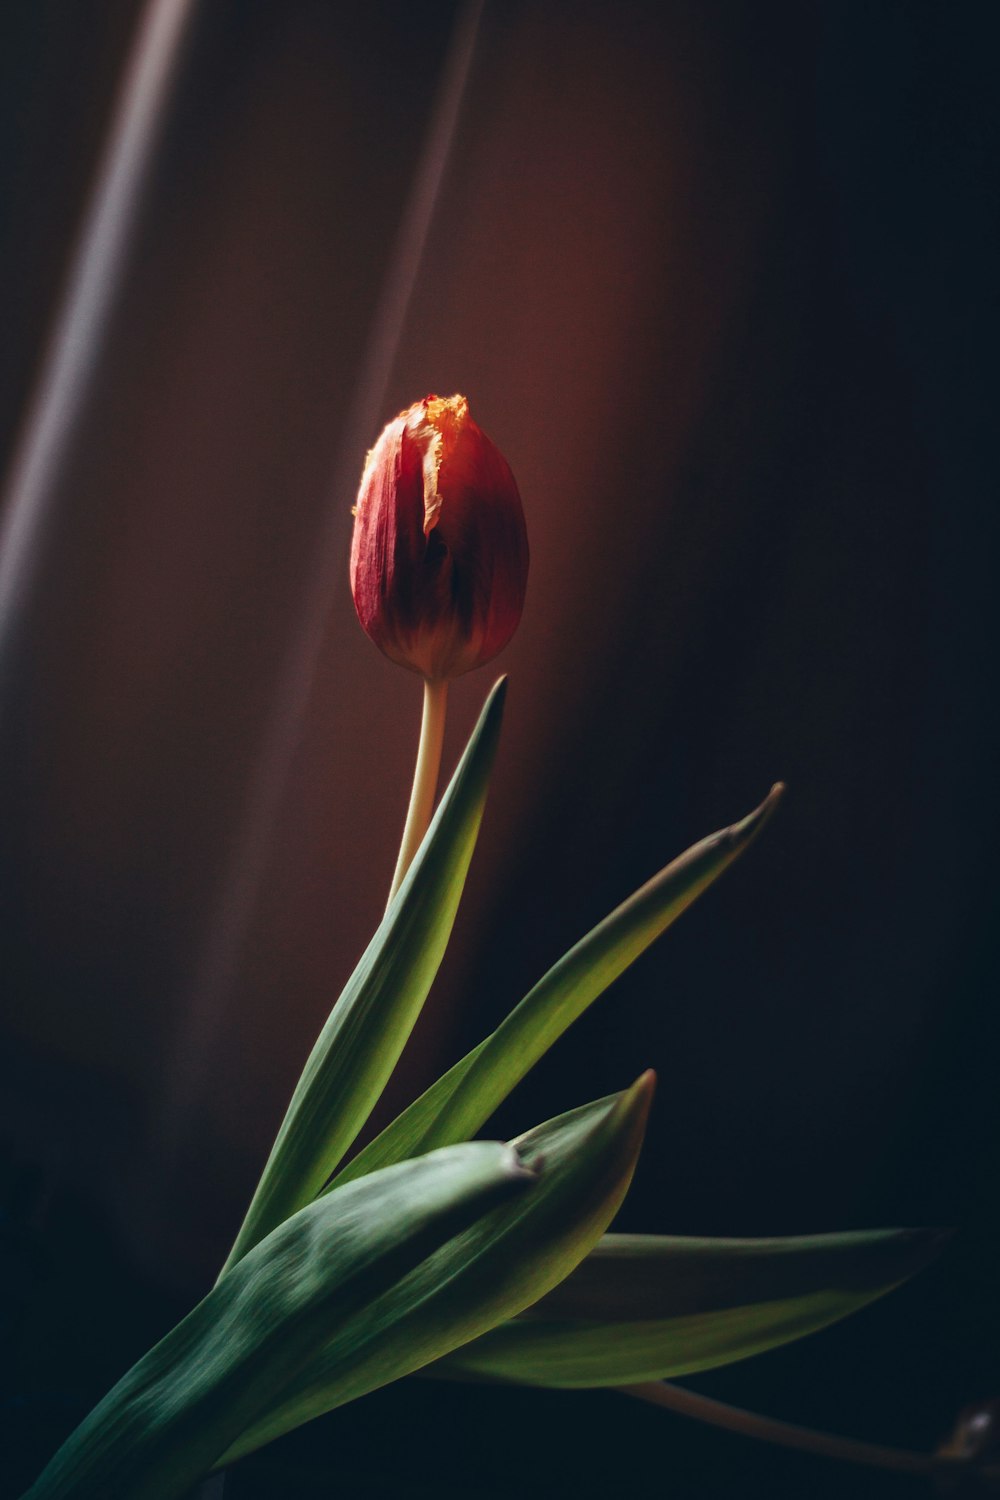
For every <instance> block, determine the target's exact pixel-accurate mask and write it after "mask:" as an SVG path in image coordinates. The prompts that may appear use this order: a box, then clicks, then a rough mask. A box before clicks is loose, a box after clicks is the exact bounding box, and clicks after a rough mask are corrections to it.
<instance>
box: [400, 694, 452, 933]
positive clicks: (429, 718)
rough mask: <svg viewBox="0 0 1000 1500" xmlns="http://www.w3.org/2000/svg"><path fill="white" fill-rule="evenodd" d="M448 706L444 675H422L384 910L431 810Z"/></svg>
mask: <svg viewBox="0 0 1000 1500" xmlns="http://www.w3.org/2000/svg"><path fill="white" fill-rule="evenodd" d="M447 707H448V681H447V678H444V679H441V680H439V681H434V682H432V681H431V680H430V678H425V679H424V712H423V717H422V718H421V720H420V745H419V748H418V749H417V764H416V768H415V770H414V772H413V790H412V791H411V793H410V806H409V810H408V811H407V814H406V827H405V828H404V829H403V842H402V843H401V844H400V846H399V858H398V859H397V861H396V873H395V874H394V875H393V877H392V885H391V887H390V889H389V900H388V902H387V904H386V910H388V908H389V907H390V906H391V905H392V903H393V899H394V898H395V895H396V892H397V891H398V890H399V887H400V886H401V885H402V884H403V880H404V878H405V876H406V872H407V870H408V869H409V868H410V865H411V864H412V863H413V856H414V855H415V854H416V852H417V850H418V849H419V848H420V844H421V841H422V839H423V836H424V834H425V833H426V832H427V827H428V824H429V823H430V821H431V814H432V813H433V811H434V796H435V793H436V792H437V784H438V771H439V770H440V769H441V747H442V745H443V744H444V721H445V711H446V709H447Z"/></svg>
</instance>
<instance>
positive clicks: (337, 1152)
mask: <svg viewBox="0 0 1000 1500" xmlns="http://www.w3.org/2000/svg"><path fill="white" fill-rule="evenodd" d="M505 692H506V682H505V680H504V679H501V680H500V682H498V683H497V685H496V686H495V687H494V689H493V691H492V692H491V693H490V696H489V697H488V699H487V700H486V704H485V706H484V707H483V711H482V713H481V714H480V716H479V722H478V723H477V725H476V728H475V730H474V731H473V734H472V737H471V739H470V740H469V743H468V746H467V747H466V750H465V753H464V755H463V756H462V759H461V761H460V762H459V764H458V768H457V769H456V771H455V774H454V776H453V777H452V779H451V782H450V784H449V786H448V790H447V791H446V792H445V794H444V797H443V798H442V799H441V804H440V806H439V807H438V810H437V812H436V813H435V815H434V819H433V821H432V823H431V826H430V828H429V829H428V831H427V834H426V836H425V838H424V841H423V843H422V844H421V846H420V849H419V850H418V852H417V855H416V858H415V859H414V861H413V864H412V865H411V867H410V870H409V873H408V874H407V877H406V879H405V881H404V882H403V884H402V886H401V887H400V889H399V891H398V893H397V895H396V898H395V900H394V901H393V902H392V904H391V905H390V907H389V909H388V911H387V912H386V914H385V917H384V918H383V920H382V923H381V925H380V926H379V928H378V931H377V932H376V933H375V936H374V937H373V938H372V940H371V942H370V943H369V945H368V948H367V950H366V951H365V953H364V955H363V956H362V958H361V961H360V963H359V964H358V967H357V968H356V969H355V971H354V973H353V975H352V976H351V978H350V980H349V981H348V983H347V986H346V988H345V989H344V991H343V993H342V995H341V996H340V998H339V1000H338V1001H337V1003H336V1005H335V1006H334V1007H333V1010H332V1011H331V1012H330V1016H329V1018H328V1020H327V1022H326V1025H325V1026H324V1027H323V1030H322V1031H321V1032H320V1035H319V1038H318V1040H317V1042H316V1045H315V1046H314V1048H313V1050H312V1053H311V1054H310V1056H309V1059H308V1061H307V1063H306V1065H305V1068H304V1069H303V1072H302V1076H301V1078H300V1079H299V1081H298V1084H297V1085H296V1088H295V1092H294V1093H293V1095H292V1098H291V1102H290V1104H289V1106H288V1110H287V1112H286V1114H285V1118H284V1121H283V1123H282V1125H281V1128H280V1130H279V1132H278V1136H277V1139H276V1141H275V1143H274V1146H273V1148H272V1151H271V1154H270V1156H269V1158H268V1161H267V1165H266V1166H265V1168H264V1172H263V1175H262V1176H261V1179H260V1183H259V1184H258V1187H257V1191H256V1193H255V1194H254V1197H253V1201H252V1203H251V1204H250V1208H249V1209H248V1211H247V1216H246V1219H245V1220H244V1222H243V1226H242V1228H241V1229H240V1232H239V1235H238V1236H237V1239H236V1242H235V1244H234V1246H233V1248H232V1250H231V1252H230V1254H229V1258H228V1260H227V1261H226V1265H225V1267H224V1268H223V1269H224V1271H227V1270H229V1268H230V1267H231V1266H233V1265H234V1264H235V1263H236V1261H238V1260H239V1258H240V1256H241V1255H245V1254H246V1252H247V1250H249V1249H250V1247H251V1245H254V1244H256V1243H257V1242H258V1240H260V1239H262V1238H263V1236H264V1235H265V1234H267V1233H268V1231H269V1230H271V1229H273V1228H274V1227H275V1225H277V1224H280V1223H281V1222H282V1220H283V1219H286V1218H287V1217H288V1215H289V1214H292V1213H294V1212H295V1210H296V1209H298V1208H301V1207H303V1206H304V1205H305V1204H306V1203H308V1202H309V1201H310V1200H311V1199H312V1198H314V1197H315V1196H316V1194H317V1193H319V1192H320V1190H321V1189H322V1187H323V1184H324V1183H325V1182H326V1181H327V1179H328V1177H329V1176H330V1173H331V1172H332V1171H333V1169H334V1168H335V1167H336V1165H337V1163H338V1162H339V1161H340V1159H341V1157H342V1156H343V1154H344V1152H345V1151H346V1150H347V1148H348V1147H349V1146H350V1144H351V1142H352V1141H353V1140H354V1138H355V1136H356V1135H357V1133H358V1131H359V1130H360V1129H361V1127H362V1125H363V1124H364V1122H365V1120H366V1119H367V1118H368V1116H369V1114H370V1113H371V1110H372V1107H373V1105H374V1104H375V1103H376V1101H377V1099H378V1097H379V1095H380V1094H381V1092H382V1090H383V1088H384V1087H385V1084H386V1082H387V1080H388V1078H389V1075H390V1074H391V1072H392V1070H393V1068H394V1067H395V1065H396V1062H397V1060H398V1058H399V1055H400V1053H401V1052H402V1050H403V1047H404V1046H405V1044H406V1040H407V1038H408V1037H409V1034H410V1032H411V1030H412V1029H413V1025H414V1022H415V1021H416V1019H417V1016H418V1015H419V1013H420V1008H421V1006H422V1005H423V1003H424V1000H425V999H426V997H427V993H428V991H429V989H430V987H431V984H432V982H433V979H434V976H435V974H436V973H437V970H438V966H439V964H440V962H441V959H442V957H443V955H444V951H445V947H446V945H447V942H448V938H449V936H450V934H451V929H452V925H453V923H454V920H455V913H456V910H457V908H458V903H459V899H460V898H461V894H462V888H463V886H464V883H465V876H466V872H467V871H468V868H469V861H470V860H471V858H472V851H473V849H474V847H475V843H476V835H477V833H478V831H479V823H480V820H481V818H482V814H483V807H484V804H485V801H486V793H487V788H488V785H489V775H490V770H491V767H492V764H493V757H494V754H495V752H496V746H497V740H498V738H499V734H500V725H501V721H502V718H503V702H504V695H505ZM398 1159H400V1158H397V1160H398Z"/></svg>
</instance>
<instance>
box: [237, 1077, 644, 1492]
mask: <svg viewBox="0 0 1000 1500" xmlns="http://www.w3.org/2000/svg"><path fill="white" fill-rule="evenodd" d="M653 1084H654V1079H653V1076H652V1074H644V1075H643V1077H642V1078H640V1079H639V1080H638V1082H637V1083H636V1084H635V1085H634V1086H633V1087H632V1088H631V1089H629V1090H628V1091H626V1092H625V1093H624V1094H618V1095H613V1096H612V1097H611V1098H609V1099H602V1100H599V1101H597V1103H595V1104H590V1105H586V1106H585V1107H584V1108H583V1109H577V1110H573V1111H571V1112H570V1113H569V1114H567V1115H562V1116H560V1117H559V1118H558V1119H556V1120H550V1121H549V1122H548V1123H547V1124H545V1125H540V1126H538V1127H537V1129H535V1130H532V1131H530V1132H529V1133H528V1134H527V1135H525V1136H521V1137H519V1139H518V1140H517V1141H515V1142H513V1143H512V1144H513V1145H514V1146H515V1148H516V1150H517V1152H518V1156H519V1158H520V1159H521V1161H522V1162H523V1163H524V1164H525V1166H527V1167H528V1168H531V1167H533V1166H540V1177H539V1180H538V1183H537V1184H536V1186H535V1187H533V1188H532V1189H531V1192H530V1193H526V1194H524V1195H523V1196H522V1197H521V1199H520V1200H518V1201H516V1202H512V1203H510V1204H507V1205H504V1206H501V1207H500V1208H499V1209H497V1210H496V1211H495V1212H494V1213H492V1214H489V1215H487V1216H486V1217H484V1218H482V1219H481V1220H479V1221H478V1222H477V1223H476V1224H475V1225H473V1226H471V1227H470V1228H469V1229H468V1230H466V1231H465V1233H463V1234H461V1235H459V1236H457V1237H456V1238H455V1239H453V1240H451V1241H449V1243H448V1244H447V1245H444V1246H442V1248H441V1250H440V1251H438V1252H437V1254H435V1255H433V1256H431V1257H430V1258H429V1259H428V1260H426V1261H425V1262H423V1264H422V1265H421V1266H419V1267H418V1268H417V1269H416V1270H415V1271H414V1272H412V1273H411V1275H410V1276H408V1277H407V1278H406V1279H405V1280H404V1281H402V1282H400V1283H398V1284H397V1285H396V1286H394V1287H393V1288H392V1289H391V1290H390V1291H389V1292H387V1293H386V1294H385V1296H383V1297H382V1298H380V1299H379V1301H378V1302H376V1303H374V1304H372V1305H371V1306H369V1307H366V1308H365V1309H364V1310H363V1311H362V1312H361V1313H360V1314H359V1315H358V1316H356V1317H349V1318H347V1319H345V1321H344V1323H343V1325H342V1327H341V1328H340V1329H339V1330H338V1333H337V1336H336V1337H335V1338H334V1339H332V1340H330V1342H329V1343H328V1344H327V1345H326V1347H325V1348H324V1349H323V1350H322V1351H319V1352H317V1355H316V1357H315V1358H314V1359H313V1360H312V1362H311V1363H310V1365H309V1367H308V1368H307V1369H305V1370H304V1371H303V1373H302V1376H301V1377H300V1378H299V1379H298V1380H297V1381H296V1383H295V1386H294V1389H290V1390H289V1392H288V1397H287V1399H286V1400H285V1401H284V1402H283V1403H282V1404H281V1405H280V1406H278V1407H277V1408H275V1409H274V1410H273V1411H272V1412H271V1413H270V1414H269V1415H268V1416H267V1417H266V1418H265V1419H263V1420H262V1421H260V1422H259V1423H257V1424H256V1425H255V1426H253V1427H251V1428H250V1429H249V1430H248V1431H247V1432H246V1433H245V1434H244V1435H243V1437H242V1438H241V1439H240V1440H239V1441H238V1442H236V1443H234V1444H233V1446H232V1447H231V1448H230V1449H229V1451H228V1453H227V1454H226V1455H225V1457H224V1459H223V1460H222V1462H223V1463H228V1462H231V1461H232V1460H234V1459H236V1458H238V1457H241V1456H242V1455H243V1454H244V1453H248V1452H250V1451H251V1450H252V1449H254V1448H257V1447H260V1445H261V1444H262V1443H265V1442H268V1441H270V1439H272V1438H275V1437H278V1436H280V1435H281V1434H282V1433H284V1432H288V1431H289V1430H290V1429H291V1428H293V1427H297V1426H298V1425H299V1424H300V1423H302V1422H305V1421H308V1420H309V1419H310V1418H312V1417H314V1416H319V1415H320V1414H321V1413H323V1412H326V1411H329V1410H331V1409H332V1408H333V1407H335V1406H340V1405H342V1404H343V1403H344V1402H345V1401H351V1400H354V1399H355V1398H356V1397H358V1396H361V1395H364V1394H365V1393H366V1392H367V1391H370V1390H374V1389H375V1388H376V1387H377V1386H380V1385H385V1384H387V1383H388V1382H389V1381H390V1380H396V1379H398V1378H399V1377H400V1376H402V1375H408V1374H411V1373H412V1372H413V1371H414V1370H417V1369H420V1368H421V1367H423V1366H424V1365H426V1364H428V1363H429V1362H430V1361H431V1360H434V1359H438V1358H440V1356H441V1355H443V1354H445V1353H447V1352H449V1351H450V1350H451V1349H453V1348H456V1347H457V1346H458V1345H459V1344H462V1343H463V1342H465V1341H467V1340H468V1339H471V1338H475V1337H476V1336H477V1335H478V1334H480V1333H482V1332H484V1331H485V1330H486V1329H488V1328H490V1327H492V1326H494V1325H495V1324H496V1323H498V1322H500V1321H501V1320H502V1319H504V1318H507V1317H510V1316H511V1315H512V1314H514V1313H516V1312H518V1311H520V1310H521V1309H522V1308H524V1307H526V1306H528V1305H529V1304H530V1303H532V1302H535V1301H536V1300H537V1299H538V1298H539V1297H540V1296H542V1295H544V1293H545V1292H546V1291H548V1290H550V1289H551V1288H552V1287H553V1286H555V1285H556V1284H557V1283H558V1282H559V1281H561V1280H562V1278H563V1277H564V1276H566V1275H567V1274H568V1273H569V1272H570V1271H571V1270H572V1269H573V1267H574V1266H575V1265H577V1264H578V1263H579V1261H580V1260H582V1259H583V1257H584V1256H585V1255H586V1254H587V1251H588V1250H589V1249H590V1248H591V1246H592V1245H593V1244H594V1243H595V1242H596V1241H597V1239H598V1238H599V1236H600V1235H601V1233H602V1231H603V1230H604V1229H605V1227H606V1226H607V1224H608V1223H609V1221H610V1219H611V1218H612V1216H613V1215H614V1213H615V1212H616V1211H617V1208H618V1205H619V1204H620V1202H621V1200H622V1198H623V1197H624V1195H625V1192H626V1190H627V1188H628V1184H629V1182H630V1181H631V1177H632V1172H633V1169H634V1166H635V1161H636V1157H637V1155H638V1152H639V1147H640V1145H641V1142H642V1136H643V1132H644V1130H645V1123H646V1116H647V1114H648V1110H649V1105H650V1101H651V1098H652V1091H653ZM343 1191H346V1189H338V1190H337V1191H336V1192H334V1193H332V1194H330V1195H329V1197H328V1198H326V1199H325V1200H324V1201H325V1202H328V1203H331V1204H336V1202H337V1200H338V1198H339V1197H340V1194H341V1192H343Z"/></svg>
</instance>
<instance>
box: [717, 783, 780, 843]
mask: <svg viewBox="0 0 1000 1500" xmlns="http://www.w3.org/2000/svg"><path fill="white" fill-rule="evenodd" d="M784 795H785V783H784V782H783V781H776V782H775V783H774V785H773V787H772V788H771V790H770V791H769V792H768V794H767V796H766V797H765V798H764V800H763V802H762V803H761V804H760V806H759V807H755V808H754V810H753V812H750V813H747V815H746V817H745V818H740V820H739V822H737V823H733V824H732V825H731V826H730V827H729V828H728V829H727V830H726V832H727V834H728V836H729V839H730V841H731V842H732V843H733V844H739V845H741V846H742V845H745V844H747V843H749V841H750V840H751V839H752V838H755V837H756V836H757V834H758V833H759V832H760V830H761V829H762V828H763V827H764V824H765V823H766V822H767V821H768V819H769V818H770V817H771V815H772V813H773V812H774V810H775V808H776V807H777V805H778V803H779V802H780V801H781V799H782V797H783V796H784Z"/></svg>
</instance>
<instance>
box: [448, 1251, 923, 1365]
mask: <svg viewBox="0 0 1000 1500" xmlns="http://www.w3.org/2000/svg"><path fill="white" fill-rule="evenodd" d="M946 1239H947V1235H946V1234H943V1233H942V1232H941V1231H938V1230H920V1229H887V1230H870V1231H866V1232H862V1233H854V1234H827V1235H811V1236H807V1237H802V1238H790V1239H762V1240H703V1239H673V1238H669V1237H661V1236H655V1235H614V1234H610V1235H605V1237H604V1238H603V1239H602V1240H601V1241H600V1242H599V1244H598V1245H597V1246H596V1247H595V1249H594V1250H593V1251H592V1252H591V1254H590V1255H589V1256H588V1257H587V1259H586V1260H585V1261H583V1262H582V1263H581V1264H580V1265H579V1266H578V1267H577V1268H576V1270H575V1271H574V1272H573V1274H572V1275H571V1276H569V1277H568V1278H567V1279H566V1280H565V1281H564V1282H563V1283H562V1284H561V1285H560V1286H558V1287H556V1288H555V1290H554V1291H553V1292H550V1293H549V1295H548V1296H546V1297H544V1298H542V1299H541V1300H540V1301H539V1302H537V1303H535V1304H534V1305H533V1306H532V1307H531V1308H529V1309H527V1311H526V1312H525V1313H523V1314H522V1315H521V1316H520V1317H518V1318H514V1319H512V1320H511V1321H509V1322H507V1323H503V1324H501V1325H500V1326H499V1327H497V1328H494V1329H492V1330H491V1331H490V1332H489V1333H487V1334H484V1335H483V1336H482V1337H481V1338H478V1339H476V1340H475V1341H474V1342H471V1343H469V1344H466V1345H465V1346H464V1347H463V1348H461V1349H458V1350H456V1351H455V1353H454V1354H452V1355H450V1356H449V1357H448V1358H447V1359H445V1360H442V1361H441V1362H440V1364H438V1365H435V1367H434V1368H433V1370H429V1371H428V1372H427V1373H428V1374H433V1375H438V1374H440V1375H442V1376H447V1377H448V1378H451V1379H458V1380H461V1379H472V1380H488V1381H508V1382H509V1381H515V1382H517V1383H519V1384H523V1385H539V1386H566V1387H570V1386H606V1385H632V1384H637V1383H639V1382H641V1381H646V1380H661V1379H666V1378H673V1377H675V1376H678V1375H690V1374H692V1373H694V1372H695V1371H696V1370H707V1369H710V1368H712V1367H713V1366H715V1365H722V1364H730V1363H732V1362H733V1361H734V1360H738V1359H746V1358H747V1357H748V1356H749V1355H751V1354H759V1353H761V1352H762V1351H763V1350H765V1349H771V1348H774V1347H775V1346H776V1345H778V1344H784V1343H788V1342H790V1341H791V1340H793V1339H797V1338H802V1337H803V1336H804V1335H805V1334H808V1333H813V1332H815V1331H816V1330H817V1329H819V1328H823V1327H825V1326H826V1325H827V1324H828V1323H832V1322H835V1321H836V1320H837V1319H838V1318H842V1317H845V1316H847V1314H848V1313H852V1312H855V1311H857V1309H858V1308H860V1307H864V1305H865V1304H866V1303H868V1302H871V1301H873V1300H874V1299H875V1298H876V1297H880V1296H882V1295H883V1294H884V1293H885V1292H887V1291H890V1290H891V1289H892V1288H893V1287H894V1286H898V1284H899V1283H900V1282H901V1281H905V1280H906V1279H907V1278H908V1277H909V1276H912V1275H913V1274H914V1273H915V1272H917V1271H919V1270H921V1269H922V1268H923V1267H924V1266H925V1265H927V1264H928V1263H929V1262H930V1261H931V1260H933V1259H934V1257H935V1256H936V1255H937V1254H938V1252H939V1250H940V1249H941V1247H942V1246H943V1244H944V1243H945V1241H946Z"/></svg>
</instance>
